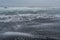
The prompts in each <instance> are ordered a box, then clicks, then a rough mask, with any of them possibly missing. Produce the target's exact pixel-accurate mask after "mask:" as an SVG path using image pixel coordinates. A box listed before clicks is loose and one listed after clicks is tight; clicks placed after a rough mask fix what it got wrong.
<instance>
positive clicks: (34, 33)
mask: <svg viewBox="0 0 60 40" xmlns="http://www.w3.org/2000/svg"><path fill="white" fill-rule="evenodd" d="M15 36H19V40H35V38H36V39H37V40H55V39H57V40H59V39H60V8H29V7H19V8H18V7H15V8H12V7H10V8H0V40H4V39H5V40H15V39H16V38H17V37H15ZM21 37H22V38H23V39H22V38H21ZM24 37H26V39H25V38H24ZM14 38H15V39H14ZM28 38H29V39H28ZM30 38H31V39H30ZM50 38H51V39H50ZM16 40H18V39H16Z"/></svg>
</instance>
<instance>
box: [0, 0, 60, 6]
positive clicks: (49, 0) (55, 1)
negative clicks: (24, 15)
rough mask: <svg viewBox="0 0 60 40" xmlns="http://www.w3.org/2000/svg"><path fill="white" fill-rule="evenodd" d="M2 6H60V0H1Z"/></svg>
mask: <svg viewBox="0 0 60 40" xmlns="http://www.w3.org/2000/svg"><path fill="white" fill-rule="evenodd" d="M0 6H36V7H60V0H0Z"/></svg>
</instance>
